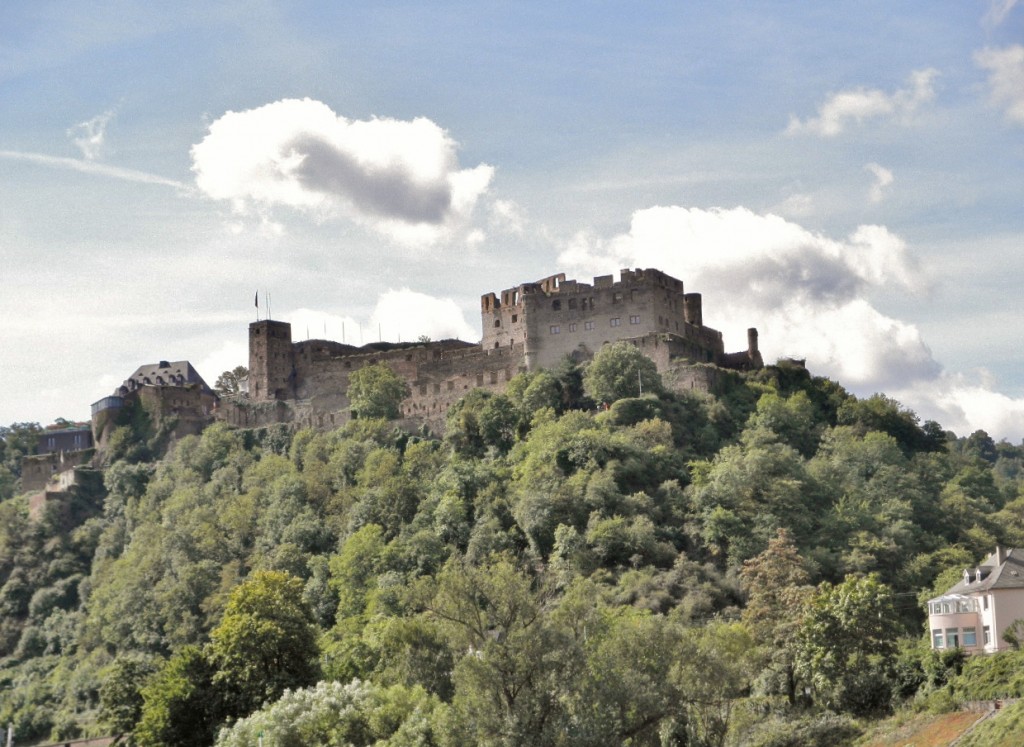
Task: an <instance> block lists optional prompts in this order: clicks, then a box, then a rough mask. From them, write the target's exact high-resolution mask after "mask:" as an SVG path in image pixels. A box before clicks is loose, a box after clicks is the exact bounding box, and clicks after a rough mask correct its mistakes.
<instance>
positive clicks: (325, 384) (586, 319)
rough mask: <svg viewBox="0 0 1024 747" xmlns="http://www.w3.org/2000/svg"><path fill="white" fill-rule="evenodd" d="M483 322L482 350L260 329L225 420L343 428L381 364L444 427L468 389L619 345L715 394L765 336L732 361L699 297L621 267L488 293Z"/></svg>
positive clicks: (413, 403) (418, 419)
mask: <svg viewBox="0 0 1024 747" xmlns="http://www.w3.org/2000/svg"><path fill="white" fill-rule="evenodd" d="M480 315H481V319H482V324H483V337H482V339H481V341H480V343H479V344H472V343H467V342H462V341H460V340H441V341H436V342H410V343H373V344H370V345H364V346H362V347H355V346H352V345H346V344H344V343H339V342H333V341H329V340H306V341H302V342H293V341H292V336H291V325H289V324H288V323H287V322H280V321H273V320H264V321H257V322H253V323H252V324H250V325H249V382H248V393H247V394H246V395H242V396H240V397H235V398H230V399H226V400H223V401H222V402H221V403H220V406H219V408H218V409H217V412H216V416H217V417H219V418H221V419H223V420H226V421H227V422H229V423H231V424H233V425H236V426H239V427H255V426H262V425H268V424H271V423H278V422H292V423H295V424H296V425H301V426H308V427H313V428H327V427H335V426H339V425H342V424H343V423H345V422H347V421H348V420H349V418H350V417H351V413H350V408H349V400H348V397H347V390H348V377H349V375H350V374H351V373H352V372H353V371H355V370H358V369H360V368H362V367H363V366H367V365H372V364H375V363H384V364H386V365H388V366H389V367H390V368H391V369H392V370H394V371H395V373H397V374H398V375H399V376H401V377H402V378H404V379H405V380H406V382H407V383H408V384H409V388H410V390H411V395H410V396H409V397H408V398H407V399H406V400H405V401H404V402H403V403H402V416H403V418H404V419H405V420H407V421H409V423H410V424H416V423H426V424H428V425H430V426H432V427H434V428H438V427H443V423H444V418H445V414H446V413H447V411H448V408H449V407H450V406H451V405H453V404H455V403H456V402H457V401H458V400H459V399H460V398H461V397H463V396H464V395H465V394H467V393H468V392H469V390H471V389H474V388H483V389H489V390H491V391H495V392H500V391H503V390H504V388H505V387H506V385H507V384H508V381H509V380H510V379H511V378H512V377H513V376H515V375H516V374H517V373H520V372H523V371H535V370H537V369H539V368H547V367H552V366H554V365H556V364H557V363H558V362H559V361H561V360H562V359H563V358H564V357H565V356H569V357H571V358H572V359H574V360H576V361H585V360H589V359H590V358H592V357H593V355H594V353H595V352H596V351H597V350H598V349H600V347H601V346H602V345H605V344H607V343H609V342H615V341H618V340H627V341H629V342H630V343H632V344H633V345H635V346H637V347H638V348H639V349H640V350H641V351H642V352H643V353H644V355H646V356H647V357H648V358H650V359H651V360H653V361H654V362H655V364H656V365H657V367H658V370H659V371H660V372H662V373H663V374H664V373H667V372H672V373H673V376H672V377H671V381H672V383H673V384H674V386H676V387H677V388H687V389H689V388H701V389H706V388H708V387H709V386H710V384H711V383H712V380H713V379H714V377H715V371H716V370H717V369H716V368H715V367H718V368H729V369H740V370H746V369H752V368H760V367H761V366H762V361H761V354H760V353H759V352H758V348H757V330H756V329H750V330H748V332H747V349H746V350H744V351H741V352H737V353H726V352H725V348H724V345H723V342H722V333H721V332H719V331H718V330H715V329H712V328H710V327H706V326H704V323H703V313H702V306H701V295H700V294H699V293H686V292H684V289H683V282H682V281H681V280H677V279H676V278H673V277H670V276H669V275H666V274H665V273H663V272H661V271H659V270H654V269H646V270H622V271H621V274H620V279H619V280H618V281H615V280H614V278H613V276H611V275H603V276H600V277H596V278H594V281H593V283H592V284H589V283H582V282H578V281H576V280H566V278H565V274H564V273H561V274H558V275H552V276H550V277H547V278H544V279H542V280H539V281H537V282H534V283H523V284H522V285H519V286H517V287H514V288H509V289H507V290H504V291H502V292H501V293H500V294H495V293H486V294H484V295H483V296H482V297H481V299H480ZM694 364H713V366H694Z"/></svg>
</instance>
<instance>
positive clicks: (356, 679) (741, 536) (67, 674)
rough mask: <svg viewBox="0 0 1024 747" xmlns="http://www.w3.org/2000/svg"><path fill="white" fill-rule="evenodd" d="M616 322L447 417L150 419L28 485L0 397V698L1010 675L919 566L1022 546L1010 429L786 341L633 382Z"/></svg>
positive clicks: (191, 727) (162, 725)
mask: <svg viewBox="0 0 1024 747" xmlns="http://www.w3.org/2000/svg"><path fill="white" fill-rule="evenodd" d="M626 347H627V348H628V347H629V346H626ZM605 350H606V351H609V352H608V354H606V353H605V352H604V351H602V353H600V354H599V355H598V357H597V358H596V359H595V361H594V362H593V363H591V364H590V366H589V368H588V369H587V370H586V371H584V370H581V369H579V368H577V367H575V366H573V365H570V364H568V363H566V364H564V365H562V366H560V367H558V368H557V369H556V370H554V371H552V372H547V371H540V372H536V373H529V374H520V375H519V376H517V377H516V378H515V379H514V380H513V381H512V382H510V384H509V387H508V389H507V392H506V393H505V394H494V393H490V392H484V391H479V390H478V391H474V392H471V393H470V394H469V395H468V396H466V397H465V398H463V399H462V400H461V401H459V402H458V403H457V404H456V405H454V406H453V407H452V408H451V409H450V411H449V413H448V417H447V423H446V432H445V435H444V437H443V438H437V437H434V436H433V435H432V434H431V433H429V432H427V431H426V430H423V431H421V432H419V433H416V434H410V433H405V432H402V431H400V430H398V429H396V428H395V427H394V425H393V424H392V423H389V422H388V421H386V420H383V419H357V420H354V421H352V422H350V423H349V424H347V425H346V426H345V427H343V428H341V429H338V430H334V431H311V430H298V431H296V432H291V431H289V430H288V429H287V428H286V427H285V426H273V427H267V428H259V429H250V430H245V429H232V428H229V427H228V426H226V425H225V424H223V423H220V424H216V425H213V426H210V427H208V428H207V429H206V430H205V431H204V432H203V433H202V434H201V435H200V436H189V437H186V438H182V439H180V440H178V441H176V442H173V443H170V444H168V443H167V442H166V438H165V436H166V434H155V433H149V432H147V431H146V429H145V427H144V426H145V423H144V419H137V421H136V422H135V423H134V424H129V425H125V426H123V427H122V428H121V429H120V430H119V431H118V433H116V434H115V436H114V437H113V438H111V445H110V446H109V447H108V449H107V450H106V452H105V453H104V454H103V455H102V465H101V469H102V478H103V479H102V481H101V482H100V481H97V484H96V485H94V486H91V487H88V488H86V487H83V488H81V489H77V490H75V491H73V492H72V493H70V494H69V495H68V496H67V497H66V498H65V499H64V500H62V501H56V502H51V503H48V504H47V505H46V506H45V508H44V509H43V511H42V512H41V514H40V515H39V516H38V517H31V516H30V514H29V506H28V501H27V496H25V495H17V494H16V493H17V492H18V491H17V482H16V477H17V459H16V456H18V455H19V454H21V453H24V444H22V441H24V439H25V438H26V436H24V433H25V430H26V429H25V428H20V427H15V428H12V429H6V430H5V433H4V435H5V440H4V442H3V443H4V451H3V452H0V459H2V460H3V465H4V466H3V467H0V496H2V497H3V498H4V500H3V501H2V502H0V723H3V724H6V723H13V724H14V728H15V734H16V735H17V738H18V742H17V743H20V744H28V743H31V742H32V740H39V741H41V740H45V739H50V738H52V739H61V740H64V739H70V738H72V737H75V736H79V735H101V734H112V733H120V732H130V731H134V735H135V736H134V739H135V741H136V743H137V744H140V745H159V744H166V745H177V744H181V745H186V744H187V745H209V744H213V743H214V742H216V743H217V744H218V745H236V744H237V745H241V744H254V743H255V735H256V734H257V733H260V732H262V733H263V734H264V735H265V737H266V740H267V741H265V744H268V745H270V744H303V745H314V744H355V745H371V744H379V745H410V744H420V745H465V744H481V745H516V744H530V745H604V744H631V745H658V744H680V745H725V744H730V745H751V746H753V745H760V746H763V747H767V746H768V745H804V744H806V745H812V744H840V743H843V742H844V741H845V742H849V741H851V740H853V739H855V738H856V737H857V736H858V735H859V734H861V733H863V731H864V729H865V728H866V725H868V724H870V723H871V722H872V721H873V720H874V719H877V718H880V717H884V716H886V715H888V714H890V713H892V712H893V710H894V709H901V708H918V709H931V710H933V711H941V710H944V709H947V708H952V707H953V706H954V705H955V703H956V702H957V700H958V699H969V698H968V695H969V692H968V690H969V688H968V687H967V686H966V685H963V684H962V683H963V682H964V680H961V679H958V678H959V677H962V676H968V675H969V676H970V677H973V678H974V679H972V680H970V681H971V682H982V681H983V680H984V677H986V676H988V677H990V679H991V678H993V677H994V678H995V680H997V685H998V682H1001V681H1002V680H1003V679H1005V678H1003V675H1000V674H998V671H999V670H997V669H993V667H992V666H990V665H988V664H985V663H982V664H978V665H974V666H973V668H971V667H968V668H966V669H965V668H964V666H963V657H962V656H960V657H956V656H951V655H945V656H939V655H937V654H935V653H933V652H931V651H930V650H929V648H928V642H927V639H926V637H925V635H924V627H923V622H924V619H925V617H924V614H925V611H924V607H923V600H925V599H927V598H929V596H930V595H931V592H932V591H933V590H934V589H938V590H940V591H941V590H944V589H945V588H947V587H948V586H949V585H951V583H952V582H953V581H955V580H956V579H957V578H958V574H960V573H962V570H963V568H965V567H968V566H970V565H972V564H975V563H977V562H978V560H979V558H982V557H984V556H985V555H987V554H988V553H990V552H992V550H993V549H994V548H995V547H996V546H997V545H1001V546H1004V547H1005V546H1009V547H1022V546H1024V512H1022V510H1021V509H1022V508H1024V497H1022V495H1021V484H1022V479H1024V478H1022V474H1021V467H1022V464H1024V448H1022V447H1020V446H1013V445H1010V444H1007V443H998V444H997V443H994V442H993V441H992V439H991V438H989V437H988V436H987V435H986V434H985V433H984V432H977V433H974V434H971V435H969V436H967V437H957V436H956V435H955V434H952V433H948V432H944V431H943V430H942V428H941V426H940V425H939V424H936V423H925V424H923V425H922V424H921V423H919V421H918V419H917V417H916V416H915V415H914V414H913V413H912V412H909V411H907V410H905V409H903V408H902V407H901V406H900V405H899V404H898V403H897V402H895V401H893V400H891V399H889V398H887V397H885V396H884V395H875V396H873V397H870V398H867V399H857V398H855V397H853V396H851V395H850V394H849V393H848V392H846V391H845V390H844V389H843V388H842V386H841V385H839V384H837V383H836V382H833V381H830V380H828V379H823V378H817V377H813V376H811V375H810V374H809V373H808V372H807V371H806V370H804V369H803V368H801V367H798V366H790V365H780V366H774V367H767V368H765V369H762V370H759V371H755V372H750V373H728V374H727V375H723V376H722V377H721V379H720V381H719V382H718V386H717V390H716V391H715V392H714V393H711V394H706V393H701V392H695V393H687V394H679V393H673V392H669V391H667V390H662V388H661V387H659V386H658V385H657V383H656V381H655V380H656V377H657V374H656V372H655V373H653V374H652V372H650V371H645V373H644V374H643V380H644V394H643V396H636V395H637V394H638V393H637V392H636V391H633V390H632V389H630V387H632V386H633V385H634V384H633V382H636V381H637V380H638V379H639V376H638V374H637V371H638V370H639V369H638V367H643V366H646V365H650V366H653V364H650V362H649V361H647V362H646V363H645V362H644V361H646V359H644V358H643V357H642V356H640V355H639V353H637V354H636V356H633V355H631V354H629V353H628V352H627V353H625V354H623V353H622V349H620V348H617V346H610V347H609V348H606V349H605ZM616 350H617V351H618V355H617V356H613V355H612V354H611V353H612V351H616ZM648 382H655V383H648ZM595 402H601V403H607V405H606V406H605V405H602V406H600V407H598V406H596V405H595ZM29 430H30V429H29ZM19 439H21V441H19ZM19 444H20V445H19ZM5 474H7V475H8V477H7V478H6V479H5V478H4V475H5ZM1000 656H1002V655H1000ZM990 658H991V659H992V660H998V659H999V656H996V657H990ZM979 669H985V672H984V673H979V672H978V671H977V670H979ZM962 670H963V671H962ZM989 670H991V671H989ZM709 672H713V673H714V676H713V677H708V676H707V675H708V673H709ZM972 672H973V674H972ZM986 681H987V680H986ZM958 682H959V683H961V685H960V689H959V690H957V689H956V688H957V686H958V685H957V683H958ZM972 687H973V685H972ZM978 687H980V685H979V686H978ZM995 690H999V687H998V686H996V687H995ZM997 694H999V695H1008V694H1010V693H1008V692H1007V693H997ZM986 697H993V696H986ZM228 727H230V728H228ZM222 729H223V730H222Z"/></svg>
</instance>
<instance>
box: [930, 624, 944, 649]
mask: <svg viewBox="0 0 1024 747" xmlns="http://www.w3.org/2000/svg"><path fill="white" fill-rule="evenodd" d="M932 648H942V631H941V630H940V629H938V628H936V629H935V630H933V631H932Z"/></svg>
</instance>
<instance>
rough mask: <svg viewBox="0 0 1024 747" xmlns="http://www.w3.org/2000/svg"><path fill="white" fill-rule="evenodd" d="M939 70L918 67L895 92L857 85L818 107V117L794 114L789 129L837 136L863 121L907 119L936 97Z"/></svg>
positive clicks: (787, 129) (825, 135) (789, 131)
mask: <svg viewBox="0 0 1024 747" xmlns="http://www.w3.org/2000/svg"><path fill="white" fill-rule="evenodd" d="M938 74H939V72H938V70H935V69H933V68H928V69H925V70H915V71H914V72H912V73H911V74H910V78H909V79H908V80H907V86H906V87H905V88H901V89H899V90H896V91H894V92H892V93H886V92H885V91H882V90H879V89H877V88H854V89H851V90H848V91H840V92H839V93H834V94H832V95H831V96H829V97H828V98H827V99H826V100H825V102H824V103H823V104H821V105H820V106H819V107H818V116H817V117H809V118H808V119H806V120H803V121H801V120H800V119H798V118H797V117H796V116H793V117H790V120H789V127H787V128H786V132H787V133H788V134H790V135H796V134H800V133H808V134H811V135H818V136H820V137H835V136H836V135H838V134H840V133H841V132H842V131H843V130H844V129H845V128H846V126H847V125H848V124H849V123H851V122H855V123H857V124H863V123H864V122H865V121H867V120H869V119H879V118H891V119H896V120H898V121H905V120H907V118H909V116H910V115H911V114H913V113H914V112H915V111H916V110H917V109H918V108H919V107H920V106H921V105H922V104H926V103H928V102H929V101H931V100H932V99H933V98H935V86H934V81H935V78H936V77H937V76H938Z"/></svg>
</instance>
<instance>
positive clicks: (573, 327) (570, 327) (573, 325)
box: [569, 322, 576, 332]
mask: <svg viewBox="0 0 1024 747" xmlns="http://www.w3.org/2000/svg"><path fill="white" fill-rule="evenodd" d="M569 331H570V332H575V331H576V322H573V323H572V324H570V325H569Z"/></svg>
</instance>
